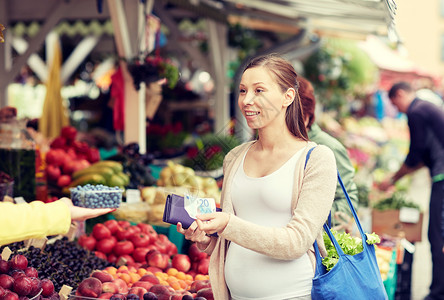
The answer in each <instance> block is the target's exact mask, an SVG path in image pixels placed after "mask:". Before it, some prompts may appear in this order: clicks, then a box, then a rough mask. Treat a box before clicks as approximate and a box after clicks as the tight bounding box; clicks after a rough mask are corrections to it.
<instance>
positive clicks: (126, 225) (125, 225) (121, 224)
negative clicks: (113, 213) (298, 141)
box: [117, 220, 131, 229]
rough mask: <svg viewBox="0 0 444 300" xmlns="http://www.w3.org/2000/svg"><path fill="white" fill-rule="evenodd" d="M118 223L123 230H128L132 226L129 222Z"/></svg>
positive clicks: (121, 221)
mask: <svg viewBox="0 0 444 300" xmlns="http://www.w3.org/2000/svg"><path fill="white" fill-rule="evenodd" d="M117 223H118V224H119V225H120V227H122V228H123V229H126V228H128V227H130V226H131V223H130V222H128V221H123V220H120V221H117Z"/></svg>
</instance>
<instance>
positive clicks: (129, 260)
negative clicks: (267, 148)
mask: <svg viewBox="0 0 444 300" xmlns="http://www.w3.org/2000/svg"><path fill="white" fill-rule="evenodd" d="M122 259H124V260H125V261H124V262H125V265H128V266H129V265H131V264H134V263H135V261H134V258H133V257H132V256H131V255H128V254H124V255H121V256H119V257H118V258H117V261H116V263H119V260H122Z"/></svg>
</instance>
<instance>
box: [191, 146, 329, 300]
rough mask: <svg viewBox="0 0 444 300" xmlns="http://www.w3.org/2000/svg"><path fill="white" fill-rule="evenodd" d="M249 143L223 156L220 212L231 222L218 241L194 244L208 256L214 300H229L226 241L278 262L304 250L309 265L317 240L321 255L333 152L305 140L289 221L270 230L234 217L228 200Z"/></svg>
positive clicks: (323, 253) (297, 165)
mask: <svg viewBox="0 0 444 300" xmlns="http://www.w3.org/2000/svg"><path fill="white" fill-rule="evenodd" d="M251 143H254V141H253V142H247V143H244V144H242V145H240V146H238V147H236V148H234V149H232V150H231V151H230V152H229V153H228V154H227V155H226V156H225V159H224V167H223V168H224V183H223V187H222V197H221V199H222V200H221V207H222V211H224V212H226V213H228V214H230V219H229V222H228V224H227V227H226V228H225V229H224V231H223V232H221V233H220V235H219V237H218V238H215V237H212V239H211V242H210V244H209V245H199V248H201V249H202V250H204V251H205V252H206V253H208V254H210V255H211V257H210V267H209V274H210V281H211V286H212V289H213V294H214V299H216V300H227V299H230V293H229V291H228V289H227V286H226V283H225V276H224V268H225V256H226V250H227V249H228V246H229V243H230V241H232V242H234V243H236V244H239V245H240V246H242V247H245V248H247V249H250V250H253V251H256V252H258V253H261V254H264V255H267V256H270V257H273V258H276V259H282V260H292V259H296V258H298V257H300V256H302V255H303V254H304V253H306V252H307V251H308V254H309V256H310V258H311V259H312V262H313V263H314V259H315V258H314V255H313V242H314V241H315V239H316V240H317V241H318V245H320V249H321V254H322V255H325V247H324V242H323V240H322V235H321V229H322V225H323V224H324V222H325V220H326V219H327V217H328V214H329V212H330V209H331V206H332V203H333V199H334V195H335V191H336V185H337V169H336V162H335V158H334V155H333V152H332V151H331V150H330V149H329V148H328V147H326V146H323V145H317V144H316V143H314V142H308V145H307V147H305V149H304V153H303V155H301V158H300V159H299V161H298V162H297V164H296V170H295V184H294V190H293V196H292V207H293V217H292V219H291V220H290V222H289V223H288V224H287V225H286V226H285V227H282V228H273V227H265V226H260V225H256V224H253V223H251V222H247V221H244V220H242V219H240V218H239V217H236V214H235V212H234V209H233V205H232V202H231V181H232V180H233V177H234V174H235V172H236V170H237V169H238V167H239V165H240V163H241V161H242V157H243V156H244V154H245V151H247V149H248V146H250V145H251ZM314 146H316V148H315V149H314V150H313V151H312V153H311V156H310V159H309V160H308V163H307V166H306V168H304V165H305V158H306V154H307V152H308V150H309V149H310V148H312V147H314ZM205 246H206V247H205Z"/></svg>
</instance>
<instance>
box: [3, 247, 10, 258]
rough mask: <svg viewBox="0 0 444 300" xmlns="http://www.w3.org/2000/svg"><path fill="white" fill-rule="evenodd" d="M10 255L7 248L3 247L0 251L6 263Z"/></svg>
mask: <svg viewBox="0 0 444 300" xmlns="http://www.w3.org/2000/svg"><path fill="white" fill-rule="evenodd" d="M11 253H12V251H11V249H9V247H5V248H4V249H3V251H2V259H3V260H6V261H8V260H9V257H10V256H11Z"/></svg>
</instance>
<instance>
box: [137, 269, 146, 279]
mask: <svg viewBox="0 0 444 300" xmlns="http://www.w3.org/2000/svg"><path fill="white" fill-rule="evenodd" d="M146 273H148V271H147V270H146V269H144V268H139V270H137V274H139V275H140V276H141V277H142V276H143V275H145V274H146Z"/></svg>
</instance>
